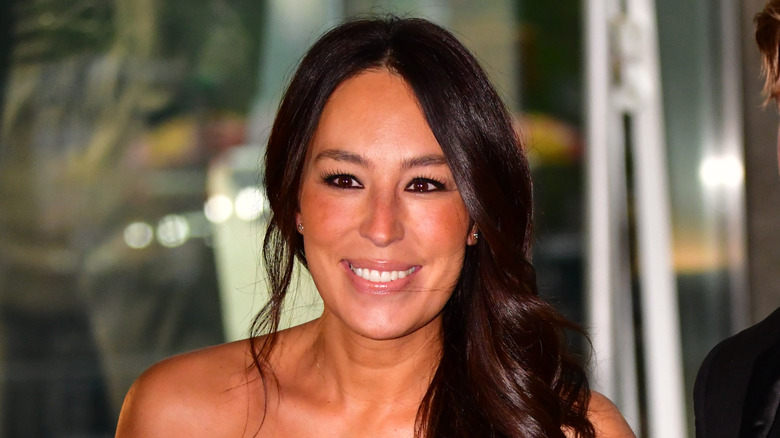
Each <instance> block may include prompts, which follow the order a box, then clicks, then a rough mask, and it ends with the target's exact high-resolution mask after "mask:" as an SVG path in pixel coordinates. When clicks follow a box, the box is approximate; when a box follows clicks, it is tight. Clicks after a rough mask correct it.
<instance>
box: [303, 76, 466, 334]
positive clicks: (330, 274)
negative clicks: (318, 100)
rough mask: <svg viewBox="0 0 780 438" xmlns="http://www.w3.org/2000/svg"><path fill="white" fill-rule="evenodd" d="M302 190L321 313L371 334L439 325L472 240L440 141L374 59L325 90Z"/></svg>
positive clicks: (404, 88)
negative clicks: (366, 67) (327, 93)
mask: <svg viewBox="0 0 780 438" xmlns="http://www.w3.org/2000/svg"><path fill="white" fill-rule="evenodd" d="M299 196H300V197H299V206H300V210H299V213H298V214H297V215H296V220H297V221H298V223H300V224H302V225H303V231H302V232H301V233H302V234H303V241H304V250H305V253H306V261H307V264H308V267H309V271H310V272H311V274H312V277H313V278H314V282H315V284H316V286H317V289H318V290H319V292H320V295H322V299H323V301H324V303H325V311H324V313H323V320H325V321H328V322H334V323H336V324H338V325H340V326H342V327H346V328H348V329H349V330H350V331H352V332H356V333H358V334H359V335H361V336H365V337H368V338H372V339H393V338H398V337H402V336H405V335H407V334H409V333H412V332H415V331H417V330H419V329H421V328H423V327H425V328H426V329H431V330H438V327H439V314H440V312H441V310H442V308H443V307H444V305H445V304H446V302H447V300H448V299H449V297H450V295H451V294H452V291H453V288H454V286H455V283H456V282H457V280H458V276H459V274H460V270H461V267H462V265H463V257H464V253H465V247H466V245H467V244H473V243H474V241H473V238H472V237H470V231H472V230H470V229H469V216H468V213H467V212H466V207H465V205H464V203H463V200H462V199H461V197H460V193H459V192H458V189H457V187H456V185H455V181H454V179H453V176H452V173H451V172H450V169H449V167H448V166H447V163H446V161H445V158H444V154H443V153H442V149H441V147H440V146H439V144H438V142H437V141H436V138H435V137H434V135H433V133H432V132H431V129H430V128H429V126H428V124H427V122H426V120H425V117H424V115H423V113H422V111H421V109H420V108H419V106H418V103H417V100H416V98H415V96H414V94H413V92H412V91H411V89H410V88H409V87H408V85H407V84H406V83H405V82H404V80H403V79H402V78H401V77H399V76H396V75H394V74H392V73H390V72H388V71H386V70H370V71H366V72H363V73H361V74H359V75H358V76H355V77H353V78H351V79H348V80H346V81H344V82H343V83H342V84H341V85H340V86H339V87H338V88H337V89H336V90H335V91H334V92H333V94H332V95H331V97H330V99H329V100H328V102H327V104H326V105H325V108H324V110H323V113H322V115H321V118H320V121H319V125H318V126H317V130H316V132H315V134H314V137H313V139H312V141H311V144H310V145H309V149H308V151H307V156H306V161H305V163H304V169H303V175H302V182H301V190H300V195H299Z"/></svg>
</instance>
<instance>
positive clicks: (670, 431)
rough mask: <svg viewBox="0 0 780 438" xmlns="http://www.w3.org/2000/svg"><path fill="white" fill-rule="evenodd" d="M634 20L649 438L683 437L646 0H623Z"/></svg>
mask: <svg viewBox="0 0 780 438" xmlns="http://www.w3.org/2000/svg"><path fill="white" fill-rule="evenodd" d="M626 4H627V13H628V16H629V19H630V20H631V21H632V22H633V23H634V24H635V25H636V27H637V30H638V32H637V33H636V36H637V37H638V41H636V44H637V46H636V49H637V52H638V53H636V57H635V58H634V60H635V61H634V62H632V63H630V64H628V65H627V66H626V71H625V74H626V77H627V78H630V80H631V81H632V85H633V86H634V90H635V91H636V98H637V101H636V106H635V109H634V113H633V114H632V116H633V117H632V120H633V126H634V129H633V134H634V135H633V141H632V143H633V145H632V146H633V149H632V152H633V159H634V173H635V174H634V185H635V190H636V192H635V193H636V204H635V205H636V212H637V216H636V217H637V241H638V256H639V259H638V260H639V266H640V273H641V274H640V275H641V278H640V292H641V300H642V322H643V341H644V342H643V345H644V355H645V369H646V373H647V376H646V378H647V385H646V387H647V405H648V420H649V421H648V429H649V433H650V436H651V437H655V438H665V437H684V436H685V435H686V430H687V428H686V425H685V424H686V423H685V405H684V402H683V400H684V395H683V394H684V391H683V378H682V354H681V346H680V325H679V308H678V301H677V290H676V286H675V278H674V271H673V265H672V256H671V231H670V218H671V215H670V207H669V195H668V188H667V181H668V178H667V174H666V168H667V163H666V150H665V131H664V124H663V118H662V116H663V111H662V102H661V94H662V93H661V81H660V78H661V73H660V67H659V64H660V61H659V53H658V38H657V35H658V33H657V26H656V15H655V4H654V1H653V0H627V3H626Z"/></svg>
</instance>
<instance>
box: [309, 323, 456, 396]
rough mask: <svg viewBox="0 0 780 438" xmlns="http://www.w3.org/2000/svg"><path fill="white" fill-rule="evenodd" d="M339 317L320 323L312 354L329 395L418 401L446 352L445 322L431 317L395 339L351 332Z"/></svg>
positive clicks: (313, 365)
mask: <svg viewBox="0 0 780 438" xmlns="http://www.w3.org/2000/svg"><path fill="white" fill-rule="evenodd" d="M334 319H335V318H332V317H329V316H328V315H324V316H323V318H321V319H320V320H318V321H316V322H315V325H316V329H317V330H316V332H317V335H316V336H315V337H314V339H313V342H312V343H311V345H310V347H309V354H308V355H307V357H309V358H311V359H310V361H309V362H310V363H308V364H301V365H302V366H304V367H307V368H308V367H311V368H309V369H310V370H313V373H314V374H317V375H319V376H320V378H322V379H323V380H322V382H324V385H323V389H324V390H325V391H326V393H327V395H326V396H327V397H328V398H329V399H330V400H334V401H338V400H342V401H345V402H347V401H349V402H361V403H364V404H367V405H370V404H380V403H381V404H387V403H388V402H392V403H409V404H411V405H413V406H417V405H419V403H420V400H421V399H422V397H423V395H424V394H425V392H426V391H427V389H428V385H429V384H430V381H431V378H432V377H433V373H434V372H435V370H436V366H437V365H438V363H439V359H440V355H441V335H440V330H441V322H440V319H439V318H437V319H436V320H434V321H432V322H431V323H430V324H428V325H427V326H425V327H422V328H420V329H418V330H416V331H415V332H414V333H411V334H408V335H406V336H403V337H400V338H396V339H386V340H376V339H369V338H367V337H364V336H361V335H359V334H357V333H354V332H351V331H347V330H345V329H344V328H343V326H341V325H340V324H339V323H338V322H337V321H334Z"/></svg>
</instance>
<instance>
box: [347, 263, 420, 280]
mask: <svg viewBox="0 0 780 438" xmlns="http://www.w3.org/2000/svg"><path fill="white" fill-rule="evenodd" d="M349 269H351V270H352V272H354V273H355V275H357V276H358V277H360V278H362V279H364V280H368V281H370V282H372V283H389V282H391V281H395V280H398V279H403V278H406V277H407V276H409V275H411V274H413V273H414V271H416V270H417V266H412V267H411V268H409V269H406V270H398V271H396V270H380V269H369V268H358V267H355V266H353V265H352V264H351V263H350V265H349Z"/></svg>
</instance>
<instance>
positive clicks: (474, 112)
mask: <svg viewBox="0 0 780 438" xmlns="http://www.w3.org/2000/svg"><path fill="white" fill-rule="evenodd" d="M370 69H387V70H389V71H390V72H392V73H394V74H397V75H399V76H400V77H402V78H403V79H404V80H405V81H406V82H407V83H408V84H409V86H410V87H411V88H412V90H413V91H414V94H415V96H416V98H417V100H418V101H419V104H420V107H421V108H422V111H423V113H424V115H425V117H426V119H427V122H428V124H429V126H430V128H431V130H432V131H433V134H434V135H435V137H436V139H437V140H438V142H439V145H440V146H441V148H442V150H443V152H444V155H445V157H446V160H447V163H448V165H449V167H450V169H451V170H452V174H453V176H454V178H455V181H456V184H457V187H458V189H459V191H460V195H461V197H462V198H463V202H464V203H465V205H466V209H467V210H468V213H469V215H470V217H471V219H472V220H473V221H474V223H475V224H476V226H477V227H478V229H479V234H480V237H479V240H478V243H477V244H476V245H474V246H467V248H466V253H465V257H464V263H463V268H462V271H461V274H460V277H459V279H458V282H457V284H456V285H455V289H454V292H453V294H452V297H451V299H450V300H449V301H448V303H447V304H446V305H445V307H444V309H443V311H442V342H443V343H442V352H441V359H440V362H439V364H438V367H437V369H436V371H435V373H434V375H433V378H432V380H431V383H430V386H429V387H428V390H427V393H426V394H425V396H424V398H423V399H422V402H421V404H420V407H419V409H418V412H417V419H416V422H415V435H416V436H418V437H528V438H533V437H538V438H541V437H547V438H552V437H563V436H564V433H563V432H562V429H568V430H571V431H572V432H574V434H575V435H576V436H579V437H593V436H594V435H595V433H594V429H593V426H592V424H591V423H590V421H589V420H588V417H587V409H588V401H589V398H590V391H589V389H588V384H587V378H586V374H585V371H584V370H583V368H582V366H581V365H580V364H579V361H578V360H577V359H576V358H575V357H574V356H573V355H572V354H571V353H570V350H569V345H568V341H567V339H566V333H565V332H566V329H574V330H576V327H574V326H573V325H572V324H571V323H570V322H568V321H567V320H566V319H565V318H563V317H562V316H560V315H559V314H558V313H557V312H556V311H555V310H554V309H553V308H552V307H551V306H550V305H548V304H547V303H546V302H544V301H543V300H542V299H541V298H540V297H539V295H538V292H537V289H536V276H535V272H534V269H533V267H532V265H531V263H530V260H529V257H530V255H529V252H530V247H531V217H532V207H531V203H532V199H531V198H532V190H531V179H530V172H529V167H528V162H527V159H526V157H525V155H524V153H523V151H522V149H521V143H520V140H519V138H518V136H517V134H516V132H515V130H514V128H513V123H512V119H511V117H510V115H509V112H508V111H507V109H506V107H505V106H504V105H503V103H502V102H501V99H500V98H499V96H498V94H497V93H496V91H495V89H494V88H493V86H492V85H491V84H490V82H489V80H488V78H487V76H486V74H485V72H484V71H483V70H482V68H481V67H480V66H479V63H478V62H477V61H476V59H475V58H474V57H473V55H471V53H469V51H468V50H467V49H466V48H465V47H464V46H463V45H462V44H461V43H460V42H459V41H458V40H457V39H456V38H455V37H454V36H453V35H452V34H450V33H449V32H448V31H446V30H444V29H442V28H441V27H439V26H437V25H435V24H432V23H430V22H428V21H426V20H422V19H414V18H403V19H402V18H396V17H389V18H384V19H364V20H357V21H351V22H347V23H345V24H342V25H341V26H338V27H336V28H335V29H333V30H331V31H330V32H328V33H326V34H325V35H323V36H322V37H321V38H320V39H319V40H318V41H317V42H316V43H315V44H314V45H313V46H312V47H311V49H310V50H309V52H308V53H307V54H306V56H305V57H304V58H303V60H302V61H301V64H300V66H299V67H298V70H297V72H296V73H295V75H294V77H293V78H292V81H291V82H290V85H289V87H288V89H287V91H286V93H285V95H284V98H283V100H282V102H281V104H280V107H279V111H278V113H277V116H276V120H275V122H274V125H273V128H272V130H271V134H270V137H269V140H268V147H267V150H266V154H265V181H264V182H265V188H266V191H267V197H268V200H269V203H270V209H271V215H270V222H269V224H268V229H267V232H266V235H265V240H264V247H263V250H264V253H263V254H264V260H265V265H266V269H267V274H268V278H269V288H270V292H271V296H270V300H269V302H268V304H267V305H266V306H265V307H264V308H263V309H262V310H261V311H260V313H259V314H258V315H257V317H256V319H255V321H254V323H253V326H252V333H253V335H256V336H257V335H259V334H263V333H270V334H269V335H267V336H264V337H253V338H252V341H251V342H252V344H251V350H252V356H253V359H254V366H255V367H256V368H257V369H258V371H259V372H260V375H261V376H263V377H262V378H263V380H266V379H267V377H268V376H272V375H273V370H272V369H271V368H270V366H269V364H268V357H269V354H270V353H271V351H272V350H273V348H274V345H275V343H276V339H277V338H276V331H277V330H278V325H279V321H280V315H281V309H282V303H283V301H284V299H285V295H286V293H287V291H288V289H289V288H290V281H291V278H292V275H293V265H294V261H295V258H297V259H298V260H299V261H300V262H301V263H302V264H303V265H304V266H305V265H306V259H305V257H304V254H303V238H302V236H301V235H300V234H298V233H297V231H296V230H295V213H296V210H297V206H298V204H297V194H298V193H299V188H300V184H301V173H302V169H303V164H304V157H305V155H306V149H307V147H308V145H309V142H310V141H311V139H312V136H313V134H314V131H315V129H316V127H317V124H318V121H319V117H320V114H321V113H322V110H323V107H324V106H325V103H326V102H327V100H328V98H329V96H330V95H331V93H332V92H333V90H334V89H335V88H336V87H337V86H338V85H339V84H340V83H342V82H344V81H345V80H347V79H349V78H351V77H354V76H355V75H357V74H359V73H361V72H363V71H366V70H370ZM266 395H267V391H266Z"/></svg>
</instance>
